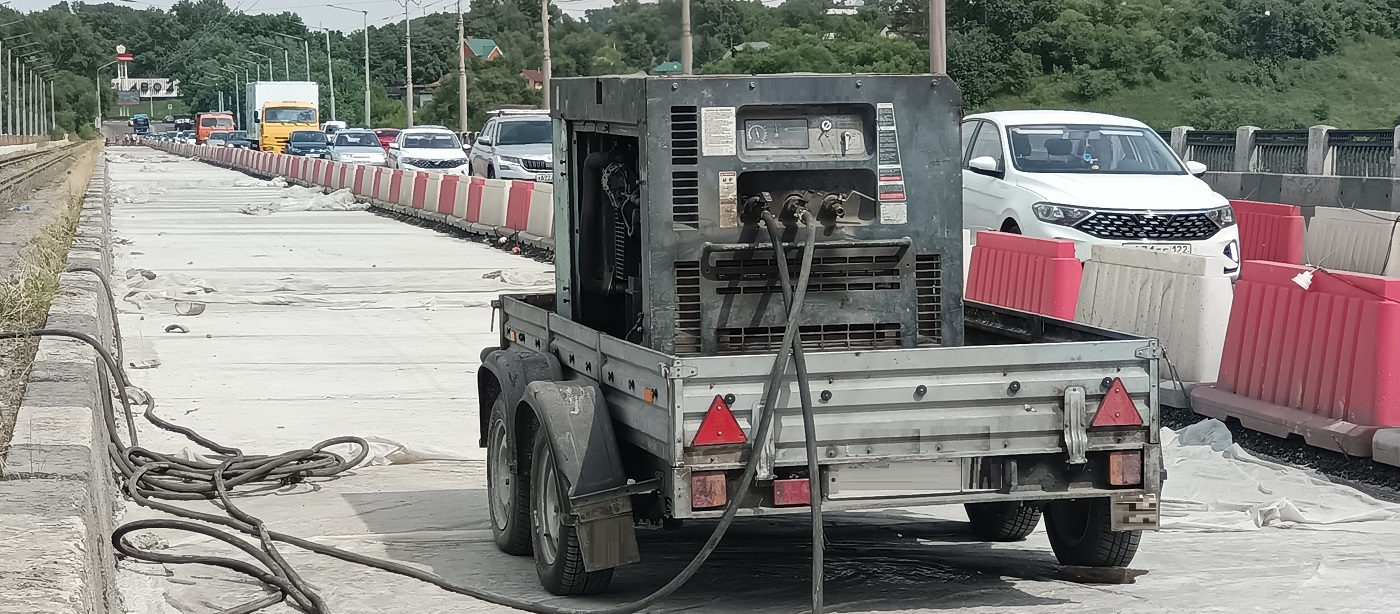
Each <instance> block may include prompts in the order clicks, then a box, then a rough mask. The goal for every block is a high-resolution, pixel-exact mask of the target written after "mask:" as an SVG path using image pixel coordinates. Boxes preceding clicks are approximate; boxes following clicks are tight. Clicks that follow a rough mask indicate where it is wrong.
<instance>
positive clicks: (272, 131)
mask: <svg viewBox="0 0 1400 614" xmlns="http://www.w3.org/2000/svg"><path fill="white" fill-rule="evenodd" d="M245 100H247V101H248V102H247V104H248V109H247V115H246V116H247V117H251V118H253V121H251V122H248V140H250V141H252V142H254V143H257V144H258V149H260V150H262V151H270V152H280V151H282V148H283V147H285V146H286V144H287V136H288V135H290V134H291V133H292V132H295V131H297V130H319V129H320V126H321V123H320V122H321V119H320V115H319V109H320V100H321V89H320V86H319V85H318V84H317V83H316V82H314V81H255V82H252V83H249V84H248V97H247V98H246V99H245Z"/></svg>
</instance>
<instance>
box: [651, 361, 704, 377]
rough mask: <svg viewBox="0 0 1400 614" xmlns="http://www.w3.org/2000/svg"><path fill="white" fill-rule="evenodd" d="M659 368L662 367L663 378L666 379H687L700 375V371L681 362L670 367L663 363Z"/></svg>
mask: <svg viewBox="0 0 1400 614" xmlns="http://www.w3.org/2000/svg"><path fill="white" fill-rule="evenodd" d="M657 366H659V367H661V377H664V378H666V379H685V378H687V377H695V376H697V375H700V370H699V369H696V368H695V367H692V366H690V365H688V364H685V363H683V362H680V361H676V362H674V363H671V364H670V365H667V364H666V363H664V362H663V363H661V364H659V365H657Z"/></svg>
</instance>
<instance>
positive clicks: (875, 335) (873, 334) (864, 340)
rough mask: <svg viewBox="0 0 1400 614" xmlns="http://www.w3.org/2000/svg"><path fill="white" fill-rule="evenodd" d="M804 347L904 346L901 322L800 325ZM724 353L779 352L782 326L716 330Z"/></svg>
mask: <svg viewBox="0 0 1400 614" xmlns="http://www.w3.org/2000/svg"><path fill="white" fill-rule="evenodd" d="M797 334H798V336H799V337H801V338H802V347H803V348H804V349H809V350H850V349H879V348H897V347H900V343H899V338H900V327H899V323H898V322H886V323H880V324H825V325H812V326H798V327H797ZM715 342H716V350H717V351H718V353H720V354H761V353H767V352H776V351H777V350H778V347H779V345H781V344H782V342H783V327H781V326H750V327H745V328H721V329H718V330H716V331H715Z"/></svg>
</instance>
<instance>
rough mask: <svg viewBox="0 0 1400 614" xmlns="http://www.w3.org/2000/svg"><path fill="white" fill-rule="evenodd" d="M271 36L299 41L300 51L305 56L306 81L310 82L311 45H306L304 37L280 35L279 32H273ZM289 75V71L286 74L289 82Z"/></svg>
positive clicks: (290, 78) (290, 77)
mask: <svg viewBox="0 0 1400 614" xmlns="http://www.w3.org/2000/svg"><path fill="white" fill-rule="evenodd" d="M273 34H275V35H277V36H280V37H282V38H290V39H292V40H294V41H301V51H302V53H304V54H306V80H307V81H310V80H311V45H310V44H308V43H307V42H306V37H304V36H292V35H291V34H283V33H281V32H273ZM291 75H292V73H291V72H290V71H289V72H288V73H287V80H288V81H291V80H292V76H291Z"/></svg>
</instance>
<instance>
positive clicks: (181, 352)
mask: <svg viewBox="0 0 1400 614" xmlns="http://www.w3.org/2000/svg"><path fill="white" fill-rule="evenodd" d="M109 152H111V153H110V155H111V157H112V159H113V163H112V165H111V167H110V168H111V177H112V181H113V182H114V197H115V198H114V205H113V212H112V220H113V227H114V231H115V234H116V238H117V240H118V243H119V244H120V245H119V248H118V251H117V253H116V254H115V257H116V263H117V264H116V269H117V271H119V272H122V273H125V272H127V271H133V273H132V275H131V277H129V278H128V279H127V280H125V281H122V282H120V283H119V284H118V285H119V289H118V293H119V294H120V295H121V296H123V297H125V299H124V300H123V301H122V305H121V308H122V312H123V313H122V318H121V319H122V327H123V332H124V333H125V339H124V341H125V347H126V350H127V356H128V361H129V362H136V363H138V364H140V365H141V366H143V367H146V368H140V369H133V370H131V372H130V373H131V377H132V379H133V381H134V383H135V384H136V385H138V386H141V387H143V388H144V389H146V390H147V391H149V392H150V393H151V394H152V395H154V396H155V397H156V398H157V399H158V400H159V402H160V405H159V407H160V412H161V413H162V415H164V416H167V417H169V418H172V419H174V420H175V421H177V422H178V423H180V424H183V425H186V426H191V427H194V428H196V429H198V430H199V431H201V432H202V433H204V434H205V435H207V436H210V437H213V438H214V439H216V440H219V441H221V442H223V443H225V444H229V445H235V446H239V447H241V448H242V449H244V450H245V451H247V452H250V453H275V452H280V451H283V450H289V449H295V448H301V447H305V446H308V445H311V444H313V443H315V442H318V441H320V440H323V439H326V438H329V437H332V436H337V435H344V434H355V435H361V436H367V437H373V438H376V440H375V441H376V446H375V452H376V454H377V456H378V459H379V464H376V465H373V466H366V467H362V468H359V469H357V470H355V471H354V472H352V473H350V474H346V475H342V476H340V477H338V478H336V479H333V480H324V481H312V482H310V483H304V484H298V485H294V486H288V487H286V488H284V489H281V490H279V491H277V492H274V493H262V494H249V495H247V496H245V497H244V498H241V499H240V503H241V504H242V505H243V506H244V507H245V509H247V510H248V511H250V512H252V513H253V514H255V515H257V516H259V517H261V518H263V519H264V520H266V521H267V522H268V523H269V524H270V525H271V526H272V527H274V528H275V529H276V530H279V531H283V532H288V533H293V534H297V535H302V536H306V537H310V538H313V539H316V540H317V541H320V542H323V543H329V544H335V545H338V546H341V547H343V548H347V549H351V550H355V551H358V552H363V553H366V554H371V555H375V556H379V557H385V558H389V559H393V560H396V561H402V562H407V563H410V564H413V565H416V566H419V567H421V568H423V569H429V570H432V571H433V572H435V573H437V574H439V575H441V576H443V577H445V578H447V579H448V580H450V581H452V582H455V583H460V584H471V585H475V586H480V587H484V588H489V589H491V590H495V591H499V592H504V593H508V594H511V595H516V596H523V597H530V598H536V599H540V600H544V601H550V602H554V603H568V604H569V605H573V606H576V607H589V606H595V605H608V604H614V603H618V602H621V601H626V600H630V599H635V598H638V597H641V596H643V595H645V594H647V593H648V592H650V591H651V590H653V589H655V588H656V587H659V586H661V585H662V584H664V583H665V582H666V581H667V580H669V579H670V578H671V577H672V576H673V575H674V574H675V573H676V572H677V571H679V570H680V568H681V567H683V566H684V564H685V563H686V561H688V560H689V558H690V557H691V556H692V555H693V554H694V552H695V551H696V550H698V549H699V547H700V544H701V543H702V542H703V541H704V539H705V538H706V536H707V535H708V531H709V530H710V528H711V526H709V525H706V524H695V525H689V526H687V527H686V528H685V529H684V530H682V531H678V532H661V531H645V532H643V534H642V535H641V536H640V539H641V546H642V556H643V563H642V564H638V565H633V566H629V567H626V568H623V569H620V570H619V571H618V573H617V575H616V578H615V580H614V583H613V588H614V590H613V592H611V593H610V594H608V595H605V596H602V597H596V598H590V599H576V600H568V601H562V600H559V599H557V598H551V597H548V596H546V595H544V594H543V593H542V592H541V591H540V589H539V588H538V586H537V583H536V580H535V575H534V567H533V564H532V562H531V561H530V560H529V559H528V558H520V557H511V556H506V555H504V554H501V553H499V552H498V551H497V550H496V549H495V547H494V545H493V544H492V542H491V535H490V529H489V525H488V522H489V521H488V519H487V512H486V508H485V494H484V490H483V488H484V482H485V479H484V478H485V475H484V468H483V462H482V461H483V459H484V453H483V451H482V450H480V449H478V448H477V447H476V442H477V427H476V419H475V407H476V403H477V401H476V398H475V386H474V375H473V374H474V370H475V368H476V366H477V357H478V353H479V351H480V349H481V348H482V347H485V346H487V345H491V344H493V343H494V342H495V335H496V333H494V332H492V331H491V330H490V329H489V327H490V315H491V310H490V308H489V306H488V303H487V301H489V300H490V299H491V298H492V297H494V296H495V295H496V294H497V293H499V292H503V291H531V290H541V289H542V290H545V291H547V289H548V288H550V287H552V277H551V273H550V271H549V270H548V268H547V267H546V265H542V264H539V263H536V262H534V261H531V260H527V259H523V258H518V257H513V256H510V255H508V254H505V253H504V252H501V251H498V250H495V249H492V248H489V247H487V246H484V245H482V244H480V243H476V242H472V241H469V240H464V239H458V238H453V237H450V236H447V235H443V234H439V233H436V232H434V231H432V230H428V229H423V228H418V227H415V226H411V225H407V224H401V223H399V222H396V221H394V220H391V219H389V218H385V217H381V216H376V215H373V214H371V213H367V212H364V211H288V210H285V209H284V210H282V211H278V212H274V213H272V214H271V215H260V216H259V215H247V214H244V213H240V212H239V209H240V208H244V207H246V206H248V205H250V204H268V203H272V204H278V203H282V204H286V203H295V202H303V201H307V199H309V198H310V197H309V196H308V195H307V194H306V192H305V191H299V190H291V189H288V188H282V187H277V186H275V185H270V184H268V183H266V182H259V181H255V180H252V179H250V178H247V177H245V176H243V175H241V174H238V173H235V172H232V171H227V170H223V169H218V168H214V167H210V166H206V165H203V164H199V163H196V162H192V161H187V160H181V159H177V158H174V157H171V156H167V155H164V154H159V153H158V152H154V151H152V150H148V149H142V148H112V149H111V150H109ZM296 208H300V207H288V208H286V209H296ZM272 209H274V210H275V209H277V207H272ZM140 270H147V271H150V272H151V273H153V274H154V275H155V279H146V277H145V276H143V275H141V274H140ZM122 276H123V275H119V277H122ZM190 300H198V301H201V302H204V303H206V304H207V309H206V311H205V312H204V313H203V314H202V315H199V316H192V317H191V316H178V315H176V314H175V312H174V303H175V302H177V301H190ZM171 324H180V325H182V326H184V327H186V328H187V329H188V330H189V332H188V333H167V332H164V331H165V329H166V327H167V326H169V325H171ZM1168 435H1169V436H1170V437H1171V439H1170V440H1169V442H1168V443H1167V444H1166V446H1165V449H1166V457H1167V463H1168V470H1169V472H1170V479H1169V480H1168V483H1167V493H1166V494H1167V501H1166V502H1165V503H1164V510H1165V518H1164V530H1163V531H1161V532H1158V533H1153V534H1150V535H1148V536H1146V537H1145V539H1144V544H1143V547H1142V549H1141V551H1140V552H1139V555H1138V558H1137V560H1136V561H1135V563H1134V567H1135V568H1140V569H1144V570H1147V571H1148V572H1149V573H1148V574H1147V575H1145V576H1142V577H1140V578H1138V582H1137V583H1136V584H1133V585H1126V586H1085V585H1078V584H1072V583H1068V582H1064V581H1060V580H1058V579H1056V578H1055V573H1056V571H1057V567H1056V564H1055V561H1054V558H1053V556H1052V555H1051V553H1050V549H1049V545H1048V543H1047V540H1046V538H1045V535H1044V533H1043V532H1037V533H1035V534H1033V535H1032V536H1031V537H1030V538H1029V539H1027V540H1026V541H1024V542H1019V543H1013V544H998V545H989V544H984V543H979V542H976V541H972V540H971V538H970V536H969V534H968V533H967V531H966V525H965V517H964V516H963V515H962V512H961V509H960V508H917V509H890V510H885V511H881V512H878V513H866V514H847V515H833V516H832V517H831V519H830V522H831V528H830V529H829V531H828V537H829V540H830V543H829V544H828V549H827V554H826V558H827V561H828V565H827V569H826V578H827V580H826V582H827V602H828V604H829V605H830V608H829V610H830V611H833V612H914V613H928V612H934V611H941V610H949V609H957V610H960V611H965V612H977V613H983V612H986V613H991V612H998V613H1003V612H1028V613H1039V612H1055V613H1060V612H1065V613H1068V612H1104V613H1107V612H1128V611H1131V612H1135V613H1137V612H1164V613H1165V612H1172V613H1179V612H1230V613H1241V612H1306V611H1329V612H1391V611H1393V610H1394V605H1393V603H1394V602H1395V601H1396V600H1397V598H1400V587H1397V586H1396V585H1395V584H1394V583H1393V582H1391V581H1390V579H1391V578H1392V577H1393V566H1392V564H1391V563H1389V562H1388V561H1389V560H1390V559H1391V558H1392V557H1393V552H1394V551H1395V550H1396V549H1397V548H1400V521H1398V520H1397V511H1396V507H1395V506H1393V505H1391V504H1388V503H1385V502H1382V501H1377V500H1375V499H1372V498H1370V497H1368V496H1366V495H1364V494H1362V493H1359V492H1357V491H1355V490H1352V489H1350V488H1346V487H1344V486H1339V485H1335V484H1330V483H1328V482H1327V481H1326V480H1325V479H1322V478H1319V477H1317V476H1315V475H1311V474H1308V473H1305V472H1302V471H1299V470H1297V469H1293V468H1290V467H1285V466H1279V465H1274V464H1271V463H1268V462H1264V461H1259V460H1258V459H1254V458H1252V457H1250V456H1249V455H1248V454H1247V453H1245V452H1244V451H1242V450H1240V449H1238V448H1237V447H1233V446H1231V445H1230V443H1229V440H1228V435H1229V433H1228V431H1226V430H1224V429H1223V426H1220V427H1214V426H1213V425H1209V424H1204V425H1201V426H1200V427H1195V430H1192V431H1191V432H1188V433H1186V434H1184V435H1183V438H1182V440H1180V441H1178V440H1176V439H1175V436H1174V435H1172V434H1171V433H1168ZM143 444H144V445H146V446H148V447H151V448H154V449H157V450H163V451H172V452H173V451H179V450H181V449H184V448H188V447H190V446H189V444H188V443H187V442H184V441H182V440H180V439H178V438H176V437H173V436H169V435H167V434H164V433H158V432H154V431H152V430H150V429H145V430H143ZM1211 444H1213V447H1212V445H1211ZM192 452H197V451H192ZM155 515H156V514H154V513H152V512H149V511H147V510H142V509H137V508H134V507H132V506H127V509H126V511H125V514H124V517H123V520H130V519H135V518H142V517H151V516H155ZM807 536H808V532H807V529H806V528H805V526H804V523H803V522H802V521H801V520H800V519H795V518H794V519H787V518H776V519H775V518H765V519H758V520H746V521H742V522H740V523H738V524H737V525H736V526H735V528H734V529H733V530H732V531H731V533H730V535H729V537H727V538H726V540H725V543H724V544H723V545H722V546H721V548H720V550H719V551H718V552H717V553H716V555H715V556H714V557H713V558H712V559H711V562H710V563H709V564H708V565H707V566H706V567H705V568H704V569H703V570H702V571H701V573H700V574H699V576H698V577H696V578H695V579H694V580H693V581H692V582H691V583H690V584H689V585H688V586H686V587H685V588H684V589H682V590H681V591H680V592H679V593H678V594H677V595H676V596H675V597H674V598H673V599H671V600H668V601H667V602H665V603H663V604H662V605H661V606H658V607H657V608H655V609H654V610H653V611H657V612H678V611H682V610H683V611H687V612H701V613H719V612H756V613H773V614H777V613H789V612H800V611H804V610H805V608H806V604H807V599H808V594H807V592H808V589H807V576H808V573H809V572H808V564H809V560H810V554H811V550H810V544H809V543H808V542H807ZM152 540H153V542H154V543H159V544H161V545H163V546H165V547H167V548H168V549H169V551H171V552H177V553H196V552H198V553H209V552H227V549H223V550H221V549H220V547H219V546H217V545H216V544H213V543H211V542H210V540H208V539H205V538H201V537H191V536H188V535H182V534H163V535H153V536H152ZM283 552H284V554H286V556H287V557H288V558H289V560H290V561H291V562H292V563H293V565H295V566H296V568H297V569H298V570H299V572H300V573H301V574H302V575H303V576H304V577H305V578H307V579H308V580H309V581H310V582H311V583H312V584H313V585H314V586H316V587H317V588H318V589H319V590H320V591H321V594H322V595H323V596H324V597H325V598H326V599H327V600H328V602H329V603H330V604H331V607H332V609H333V610H334V611H336V612H344V613H361V612H363V613H371V612H374V613H380V612H403V613H408V612H412V613H415V614H435V613H448V612H453V613H461V612H467V613H475V612H506V611H509V610H507V609H505V608H501V607H498V606H494V605H490V604H486V603H483V602H480V601H476V600H473V599H470V598H467V597H462V596H458V595H453V594H450V593H447V592H445V591H442V590H440V589H438V588H435V587H432V586H428V585H426V584H423V583H419V582H417V581H414V580H408V579H404V578H400V577H396V576H392V575H389V574H384V573H380V572H376V571H371V570H366V569H363V568H357V567H354V566H351V565H348V564H344V563H341V562H339V561H334V560H329V559H326V558H323V557H320V556H316V555H312V554H309V553H305V552H300V551H297V550H295V549H292V548H285V549H284V550H283ZM121 582H122V589H123V598H124V600H125V605H126V611H128V612H143V613H146V612H152V613H164V612H187V613H193V612H211V611H216V610H218V609H219V608H223V607H230V606H232V605H235V604H237V603H240V602H241V601H244V600H247V599H251V598H253V597H256V596H258V595H260V594H262V593H261V590H262V589H261V588H260V587H259V586H258V585H257V583H255V582H253V581H251V580H248V579H246V578H242V577H239V576H236V575H234V574H231V573H229V572H226V571H223V570H219V569H213V568H208V567H201V566H193V565H190V566H171V567H169V568H165V567H162V566H153V565H144V564H131V563H124V564H123V568H122V574H121ZM268 611H274V612H291V611H293V610H291V609H290V608H289V607H287V606H285V605H280V606H275V607H274V608H271V609H269V610H268Z"/></svg>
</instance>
